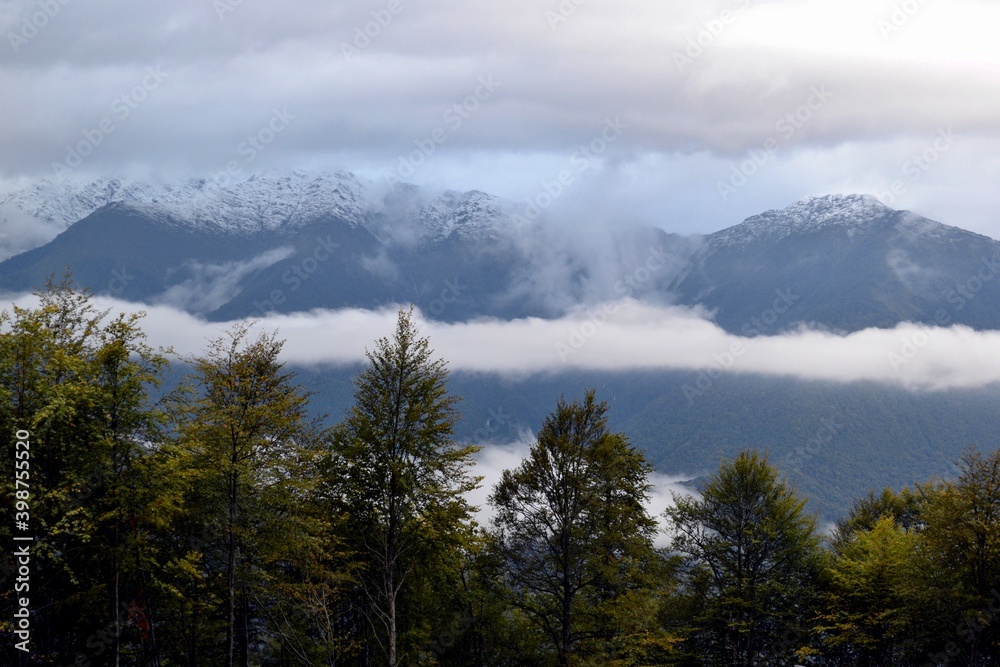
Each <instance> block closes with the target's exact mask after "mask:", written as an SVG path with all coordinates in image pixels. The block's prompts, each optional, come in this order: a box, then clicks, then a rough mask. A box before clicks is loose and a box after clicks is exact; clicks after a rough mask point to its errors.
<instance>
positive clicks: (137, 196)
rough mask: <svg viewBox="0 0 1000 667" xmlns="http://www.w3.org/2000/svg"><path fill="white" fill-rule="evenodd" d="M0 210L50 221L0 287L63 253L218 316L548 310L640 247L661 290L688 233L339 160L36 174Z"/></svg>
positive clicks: (7, 269)
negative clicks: (525, 219)
mask: <svg viewBox="0 0 1000 667" xmlns="http://www.w3.org/2000/svg"><path fill="white" fill-rule="evenodd" d="M0 207H2V208H4V210H10V209H11V207H14V208H16V209H17V210H18V211H19V212H20V213H21V214H22V215H28V216H31V217H32V218H33V219H35V220H37V221H38V223H39V224H47V225H56V226H65V229H64V230H63V231H62V233H60V234H58V235H57V236H56V237H55V238H53V239H52V240H51V241H49V242H48V243H45V244H43V245H41V246H40V247H36V248H33V249H31V250H29V251H27V252H23V253H20V254H18V255H16V256H14V257H11V258H9V259H7V260H5V261H4V262H3V263H0V289H4V290H8V291H12V292H18V291H25V290H31V289H34V288H36V287H37V286H38V285H41V284H42V283H43V282H44V280H45V278H46V277H47V276H49V275H51V274H53V273H56V274H60V273H62V272H63V271H64V270H65V268H66V267H67V266H70V267H71V268H72V271H73V274H74V277H75V279H76V281H77V282H78V283H80V284H83V285H87V286H89V287H91V288H92V289H93V290H95V291H97V292H105V293H111V294H114V295H115V296H119V297H122V298H125V299H129V300H134V301H144V302H149V303H167V304H171V305H175V306H178V307H181V308H184V309H185V310H188V311H190V312H193V313H197V314H200V315H203V316H205V317H208V318H212V319H219V320H227V319H236V318H243V317H256V316H260V315H263V314H266V313H268V312H272V311H273V312H297V311H303V310H310V309H314V308H341V307H358V308H374V307H379V306H384V305H387V304H392V303H407V302H410V303H414V304H415V305H417V306H418V307H420V308H421V309H422V310H423V311H424V312H426V313H428V314H429V315H430V316H432V317H437V318H439V319H445V320H463V319H468V318H471V317H477V316H497V317H523V316H529V315H534V316H541V317H547V316H556V315H559V314H561V313H563V312H565V311H566V310H567V309H568V308H570V307H573V306H575V305H577V304H579V303H581V302H588V301H598V300H606V299H610V298H613V297H614V296H615V293H614V288H615V285H616V283H617V282H618V278H619V277H620V276H623V275H627V273H628V272H629V271H631V270H632V269H633V267H634V266H635V265H637V264H639V263H641V262H643V261H645V260H646V255H648V254H649V252H650V251H651V249H653V250H655V251H656V252H657V253H659V255H660V256H661V257H663V258H669V262H668V263H669V264H670V268H669V269H668V268H666V265H665V264H664V263H663V262H661V265H664V268H663V270H661V271H660V275H658V276H657V278H656V280H652V281H649V282H648V284H646V285H645V286H644V287H643V288H642V292H643V293H645V294H649V295H652V296H655V295H656V293H657V291H658V290H660V291H661V293H665V292H663V291H662V290H664V288H665V287H666V285H667V284H669V282H670V280H673V279H675V278H676V270H677V269H679V268H680V267H682V266H683V265H684V264H685V261H686V258H687V257H688V256H689V254H690V249H689V246H690V245H691V242H690V241H688V240H686V239H681V238H680V237H677V236H675V235H670V234H666V233H665V232H663V231H662V230H657V229H645V228H623V229H620V230H616V231H615V232H614V233H613V234H612V235H611V236H610V237H609V239H608V242H607V243H604V244H596V243H594V242H593V240H592V239H589V238H588V239H579V238H574V237H571V236H568V235H565V234H562V233H561V232H559V231H555V232H554V231H553V230H549V229H543V228H541V227H538V228H530V229H517V228H515V227H514V226H513V225H511V224H510V222H509V220H510V213H511V210H512V207H511V205H510V204H509V203H508V202H504V201H502V200H500V199H499V198H497V197H495V196H492V195H489V194H487V193H484V192H480V191H476V190H473V191H469V192H455V191H445V192H441V193H430V192H426V191H423V190H421V189H419V188H417V187H415V186H412V185H405V184H400V185H396V186H395V187H393V188H392V189H390V190H389V191H388V192H385V193H380V192H377V189H376V188H375V187H374V186H372V185H371V184H367V183H363V182H362V181H360V180H359V179H358V178H357V177H355V176H353V175H351V174H347V173H340V174H333V175H329V174H313V173H310V172H293V173H291V174H284V175H275V176H258V177H253V178H250V179H247V180H245V181H242V182H238V183H233V184H219V183H214V182H212V181H206V180H195V181H189V182H185V183H182V184H174V185H152V184H149V183H143V182H137V181H123V180H119V179H110V180H100V181H94V182H90V183H82V184H77V185H76V186H74V187H70V186H68V185H65V184H61V183H48V182H46V183H42V184H36V185H35V186H32V187H30V188H26V189H24V190H21V191H18V192H16V193H12V194H9V195H7V196H6V197H4V198H2V199H0ZM77 215H80V216H81V219H79V220H78V221H72V222H70V221H71V220H72V218H73V217H74V216H77ZM575 243H579V244H581V246H582V248H581V247H575V246H574V244H575ZM597 247H600V253H599V254H595V252H594V250H595V248H597ZM588 251H589V254H588ZM539 276H544V281H543V282H541V283H539V282H538V278H539ZM618 296H620V295H618Z"/></svg>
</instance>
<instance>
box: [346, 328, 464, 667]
mask: <svg viewBox="0 0 1000 667" xmlns="http://www.w3.org/2000/svg"><path fill="white" fill-rule="evenodd" d="M367 356H368V362H369V363H368V367H367V368H366V369H365V370H364V371H363V372H362V373H361V374H360V375H359V376H358V378H357V379H356V381H355V390H354V406H353V407H352V408H351V409H350V410H349V412H348V414H347V416H346V418H345V420H344V421H343V423H342V424H340V425H339V426H338V427H337V428H336V429H335V431H334V433H333V446H332V457H333V458H332V462H331V464H330V466H329V469H330V470H331V471H332V474H333V475H334V476H335V479H333V480H331V487H332V488H335V489H336V494H337V496H338V498H337V500H336V504H337V505H338V506H339V507H340V508H341V512H342V514H343V515H344V516H346V517H348V521H349V534H350V535H351V536H352V541H351V542H350V543H349V544H350V546H351V547H352V548H353V550H354V551H355V552H356V554H357V559H358V563H359V567H360V568H361V569H360V572H359V576H360V577H361V585H360V591H361V595H362V599H361V600H360V602H359V607H360V609H361V611H362V613H363V614H364V616H365V618H366V619H367V620H368V622H369V624H370V625H371V626H372V627H373V628H376V631H375V632H374V633H373V635H374V640H375V641H376V642H377V643H378V644H379V646H380V647H381V650H382V652H383V653H384V655H385V659H386V661H387V663H388V664H389V665H390V667H396V665H399V664H401V662H402V661H403V659H404V655H407V654H408V653H413V652H416V651H417V650H418V649H419V645H420V644H421V643H422V642H423V640H427V639H429V637H428V636H427V630H426V626H427V624H428V623H429V622H431V621H432V620H433V617H434V615H433V614H431V615H428V614H427V613H420V614H418V613H416V612H415V610H416V609H418V608H420V606H421V605H422V604H423V603H424V602H426V598H424V599H423V600H422V599H421V595H419V593H421V592H426V584H427V582H428V581H430V580H431V578H433V577H435V576H437V574H438V573H439V572H440V570H439V568H436V567H435V564H438V565H440V564H441V563H442V562H444V561H449V560H456V561H457V560H458V558H457V556H456V558H454V559H452V558H451V556H452V555H457V554H458V553H460V552H461V550H462V549H463V548H464V544H465V542H466V540H467V539H468V535H469V531H468V526H469V525H470V523H471V511H472V508H471V507H470V506H469V504H468V503H467V501H466V500H465V498H464V494H465V493H467V492H468V491H471V490H472V489H474V488H476V487H477V486H478V483H479V479H478V478H475V477H472V476H471V475H470V474H469V469H470V467H471V466H472V465H473V463H474V461H473V458H472V457H473V454H474V453H475V452H476V451H477V449H478V448H477V447H473V446H464V445H460V444H458V443H456V442H455V441H454V440H453V438H452V434H453V432H454V426H455V422H456V420H457V418H458V414H457V412H456V410H455V403H456V401H457V398H456V397H454V396H451V395H449V394H448V390H447V386H446V380H447V376H448V371H447V366H446V363H445V362H444V361H443V360H440V359H434V358H433V352H432V350H431V348H430V343H429V341H428V340H427V338H422V337H420V336H419V333H418V331H417V329H416V327H415V325H414V323H413V319H412V311H411V312H406V311H403V310H400V311H399V314H398V318H397V323H396V330H395V334H394V336H393V338H392V340H389V339H388V338H381V339H379V340H378V341H377V342H376V344H375V348H374V349H373V350H370V351H368V352H367ZM457 584H458V582H457V581H454V582H452V585H453V586H455V585H457ZM424 608H425V611H426V606H425V607H424ZM407 609H409V610H410V611H411V613H410V614H408V615H407V614H406V613H405V611H406V610H407ZM404 640H405V641H404Z"/></svg>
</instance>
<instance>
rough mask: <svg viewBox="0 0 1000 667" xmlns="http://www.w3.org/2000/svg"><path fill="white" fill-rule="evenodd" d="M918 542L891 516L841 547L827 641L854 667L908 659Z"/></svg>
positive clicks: (827, 613)
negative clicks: (905, 648) (906, 648)
mask: <svg viewBox="0 0 1000 667" xmlns="http://www.w3.org/2000/svg"><path fill="white" fill-rule="evenodd" d="M916 540H917V535H916V533H913V532H908V531H907V530H905V529H904V528H902V527H901V526H899V525H898V524H897V523H896V518H895V517H893V516H891V515H889V514H886V515H883V516H882V517H881V518H879V519H877V520H876V521H875V523H874V524H873V525H872V527H871V528H869V529H860V530H856V531H854V532H852V533H851V534H850V537H849V538H848V539H847V540H846V541H843V542H842V543H841V545H840V546H839V548H838V551H837V554H836V557H835V558H834V561H833V564H832V566H831V571H830V574H831V576H830V582H829V590H828V592H827V596H826V605H825V607H826V608H825V610H824V612H823V614H822V621H821V622H822V625H823V628H822V629H823V632H824V634H825V636H826V643H827V644H829V645H830V646H831V647H833V649H834V651H835V652H841V653H845V654H846V657H847V660H848V664H852V665H859V666H862V665H863V666H865V667H890V666H891V665H896V664H899V660H900V659H901V658H902V657H903V656H902V655H901V651H902V648H903V645H904V644H905V643H907V642H908V640H909V639H910V638H911V637H912V635H913V629H912V628H911V626H910V619H911V618H912V614H911V612H912V611H915V610H916V609H915V605H913V603H912V601H911V600H909V599H908V598H909V592H910V590H911V582H912V581H913V580H914V579H915V578H919V573H918V571H917V568H916V566H915V563H916V561H915V554H916Z"/></svg>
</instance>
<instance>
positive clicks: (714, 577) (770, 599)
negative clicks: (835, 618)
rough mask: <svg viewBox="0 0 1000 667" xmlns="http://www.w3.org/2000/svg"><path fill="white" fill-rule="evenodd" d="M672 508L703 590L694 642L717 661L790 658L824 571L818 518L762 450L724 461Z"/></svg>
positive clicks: (677, 541)
mask: <svg viewBox="0 0 1000 667" xmlns="http://www.w3.org/2000/svg"><path fill="white" fill-rule="evenodd" d="M674 501H675V506H674V507H672V508H670V509H668V510H667V511H666V513H665V516H666V517H667V519H669V521H670V525H669V526H668V530H670V531H671V532H672V533H673V548H674V550H676V551H677V552H679V553H681V554H683V555H685V556H686V559H687V562H688V565H689V567H690V573H689V585H691V586H692V588H693V589H694V590H697V591H698V593H699V594H700V595H703V596H704V606H703V609H702V610H701V612H700V614H699V615H698V617H696V618H695V619H694V623H693V627H694V631H693V636H692V637H691V641H692V643H693V646H694V648H695V652H696V653H699V654H701V655H702V656H704V660H705V662H707V663H708V664H727V665H733V666H736V665H739V666H744V667H752V666H753V665H771V664H785V661H787V660H788V659H789V657H790V656H792V655H793V653H794V652H795V651H796V650H797V649H799V648H801V647H803V646H804V645H805V644H806V641H805V639H806V628H805V627H804V625H803V623H804V619H806V618H807V617H809V616H811V615H812V613H813V611H814V610H813V608H812V605H813V603H814V598H815V594H814V590H813V586H814V582H815V581H816V579H817V575H818V573H819V570H820V550H819V549H820V548H819V539H818V538H817V537H816V535H815V519H814V518H812V517H810V516H807V515H806V514H805V513H804V511H803V508H804V506H805V501H804V500H802V499H799V498H798V497H796V495H795V493H794V492H793V491H792V489H791V488H790V487H789V486H788V485H787V484H786V483H785V482H783V481H781V480H780V479H779V478H778V473H777V470H776V469H775V468H774V467H773V466H771V465H770V464H769V463H768V461H767V458H766V457H764V456H761V455H760V454H758V453H757V452H753V451H743V452H740V454H739V455H738V456H737V457H736V458H735V459H732V460H724V461H723V462H722V463H721V465H720V466H719V470H718V471H717V472H716V474H715V475H713V476H712V478H711V479H710V480H709V481H708V483H707V484H706V485H705V487H704V489H702V492H701V497H700V498H695V497H689V496H678V495H675V497H674Z"/></svg>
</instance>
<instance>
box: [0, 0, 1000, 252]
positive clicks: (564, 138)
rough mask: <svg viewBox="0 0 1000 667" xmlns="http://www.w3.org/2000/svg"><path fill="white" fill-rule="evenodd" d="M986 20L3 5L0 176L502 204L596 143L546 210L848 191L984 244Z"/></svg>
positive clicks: (687, 217) (408, 5) (498, 7)
mask: <svg viewBox="0 0 1000 667" xmlns="http://www.w3.org/2000/svg"><path fill="white" fill-rule="evenodd" d="M997 25H1000V6H998V5H997V3H995V2H988V1H986V0H953V1H947V2H946V1H937V2H931V1H930V0H837V1H833V0H786V1H773V0H772V1H766V0H756V1H754V0H709V1H703V2H698V3H674V2H662V1H660V0H505V1H504V2H488V1H484V0H473V1H471V2H470V1H465V2H459V1H457V0H420V1H419V2H418V1H416V0H372V1H364V2H351V3H346V2H339V3H329V2H315V1H313V0H290V1H288V2H283V3H275V2H267V3H265V2H261V1H260V0H173V1H172V2H169V3H167V2H163V3H146V2H125V1H124V0H102V1H100V2H83V1H82V0H40V1H38V2H22V1H15V2H2V3H0V28H2V30H0V32H2V37H3V43H2V44H0V90H2V91H3V94H2V95H0V119H2V122H0V186H6V187H10V186H12V185H15V184H19V183H22V182H24V181H28V180H31V179H37V178H44V177H51V176H53V175H54V174H55V173H56V172H60V173H62V174H65V173H67V169H68V173H71V174H73V175H87V176H109V175H138V176H143V177H148V178H153V179H159V178H164V179H174V178H178V177H192V176H206V175H212V174H215V173H218V172H220V171H222V170H224V169H226V168H227V165H232V164H235V165H236V167H237V168H238V170H239V171H240V172H241V173H247V174H249V173H253V172H258V171H264V170H281V169H287V168H302V167H305V168H312V169H324V170H325V169H330V170H333V169H346V170H349V171H353V172H356V173H358V174H359V175H362V176H364V177H366V178H369V179H372V180H378V179H384V178H385V176H386V175H387V174H397V175H402V176H404V177H405V178H404V180H409V181H412V182H416V183H421V184H428V185H433V186H439V187H450V188H456V189H472V188H478V189H482V190H486V191H489V192H492V193H495V194H498V195H501V196H504V197H508V198H510V199H513V200H515V201H519V200H525V199H531V198H533V197H536V196H537V195H538V194H539V193H540V192H542V191H544V187H545V183H547V182H551V181H552V180H553V179H555V178H556V176H557V175H558V174H559V172H560V171H562V170H565V169H572V168H573V165H574V164H577V163H578V162H575V161H578V160H579V158H580V157H581V156H586V157H591V156H593V157H595V158H597V160H596V161H594V162H592V164H594V165H597V166H595V168H593V169H588V170H587V171H586V173H575V176H574V182H573V183H572V184H571V185H570V186H569V189H570V191H571V194H570V196H566V197H564V198H563V199H561V204H560V205H561V206H565V207H568V208H572V207H573V206H578V207H579V206H586V207H587V208H588V210H593V207H595V206H597V204H600V205H601V206H602V208H601V209H600V210H602V211H604V212H605V214H606V215H607V216H608V217H610V218H611V219H622V220H625V219H627V220H630V221H641V222H648V223H652V224H655V225H659V226H661V227H663V228H666V229H669V230H671V231H678V232H693V231H701V232H709V231H714V230H717V229H720V228H722V227H726V226H729V225H732V224H735V223H737V222H739V221H740V220H742V219H743V218H745V217H747V216H748V215H751V214H754V213H758V212H760V211H763V210H766V209H770V208H777V207H782V206H785V205H787V204H789V203H791V202H792V201H795V200H797V199H800V198H801V197H803V196H806V195H811V194H825V193H831V192H862V193H870V194H875V195H878V196H881V197H882V198H883V199H884V200H886V201H887V203H891V204H892V205H893V206H894V207H897V208H908V209H911V210H916V211H918V212H920V213H922V214H924V215H927V216H929V217H932V218H935V219H938V220H941V221H942V222H946V223H949V224H953V225H957V226H961V227H965V228H967V229H971V230H974V231H978V232H981V233H985V234H989V235H991V236H993V237H996V238H1000V218H997V216H995V215H994V203H995V201H994V200H995V192H996V187H997V183H998V182H1000V131H998V125H1000V50H998V49H997V48H996V46H995V44H996V42H995V31H996V26H997ZM83 153H86V154H85V155H83ZM57 165H62V166H63V167H66V169H62V168H61V167H58V166H57Z"/></svg>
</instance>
